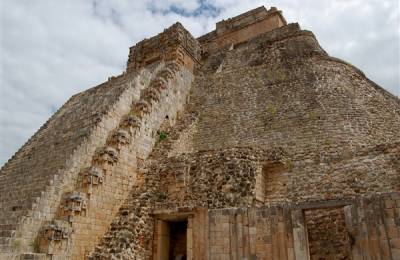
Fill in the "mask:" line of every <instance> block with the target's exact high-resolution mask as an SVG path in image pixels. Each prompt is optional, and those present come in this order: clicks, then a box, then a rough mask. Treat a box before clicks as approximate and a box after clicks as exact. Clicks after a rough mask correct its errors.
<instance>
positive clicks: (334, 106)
mask: <svg viewBox="0 0 400 260" xmlns="http://www.w3.org/2000/svg"><path fill="white" fill-rule="evenodd" d="M216 27H217V28H216V30H215V31H213V32H210V33H209V34H206V35H204V36H202V37H200V38H199V39H197V40H196V39H195V38H193V37H192V36H191V35H190V33H189V32H188V31H186V30H185V29H184V28H183V26H182V25H181V24H179V23H177V24H174V25H173V26H171V27H170V28H168V29H166V30H165V31H164V32H162V33H161V34H159V35H157V36H154V37H152V38H150V39H145V40H143V41H141V42H139V43H138V44H136V45H135V46H133V47H132V48H131V49H130V54H129V59H128V64H127V70H126V72H124V73H123V74H122V75H120V76H118V77H111V78H110V79H109V80H108V82H106V83H104V84H101V85H100V86H98V87H95V88H92V89H89V90H87V91H85V92H83V93H80V94H77V95H75V96H73V97H72V98H71V99H70V100H69V101H68V102H67V103H66V104H65V105H64V106H63V107H62V108H60V110H59V111H58V112H57V113H56V114H55V115H53V116H52V117H51V118H50V119H49V121H48V122H47V123H46V124H45V125H44V126H43V127H42V128H41V129H40V130H39V131H38V132H37V133H36V134H35V135H34V136H33V137H32V138H31V139H30V140H29V141H28V142H27V143H26V144H25V145H24V146H23V147H22V148H21V149H20V150H19V151H18V152H17V153H16V154H15V155H14V156H13V158H11V159H10V161H9V162H7V163H6V165H5V166H3V168H2V169H1V174H0V191H1V193H0V208H2V211H0V253H1V257H3V256H4V257H7V258H15V259H46V258H54V259H66V258H68V259H69V258H71V259H83V258H90V259H152V258H155V259H162V258H163V257H164V258H165V252H166V251H168V243H169V242H168V243H167V242H165V241H167V240H168V239H170V238H171V239H172V240H174V239H175V240H176V237H175V236H172V237H169V235H168V232H170V230H169V228H170V226H169V224H168V223H170V222H174V221H175V222H176V221H184V224H182V226H185V227H186V239H187V240H186V257H187V259H306V258H307V257H311V259H319V258H338V259H397V257H398V256H399V255H400V253H399V252H400V249H399V248H400V246H399V241H400V240H399V239H400V229H399V228H400V217H399V212H400V211H399V207H400V195H399V189H400V131H399V129H400V101H399V99H398V98H396V97H394V96H392V95H391V94H389V93H387V92H386V91H385V90H383V89H382V88H380V87H379V86H377V85H376V84H375V83H373V82H371V81H370V80H369V79H368V78H366V77H365V75H364V74H363V73H362V72H360V71H359V70H358V69H356V68H354V67H353V66H352V65H350V64H347V63H346V62H344V61H341V60H338V59H335V58H332V57H330V56H329V55H328V54H327V53H326V52H325V51H324V50H323V49H322V48H321V46H319V44H318V42H317V40H316V39H315V36H314V35H313V34H312V33H311V32H309V31H304V30H301V29H300V27H299V25H298V24H289V25H287V24H286V21H285V19H284V18H283V16H282V14H281V13H280V11H278V10H277V9H276V8H271V9H270V10H267V9H265V8H263V7H261V8H257V9H254V10H252V11H249V12H247V13H244V14H242V15H239V16H237V17H233V18H231V19H228V20H226V21H221V22H219V23H217V26H216ZM171 230H173V229H171ZM182 237H183V235H182V234H180V238H179V243H181V244H179V245H175V246H176V247H177V248H178V249H179V250H178V251H179V252H180V253H182V252H181V251H182V250H181V249H182V248H184V247H183V245H182V243H183V242H182V241H183V240H182V239H183V238H182ZM168 241H169V240H168ZM174 250H175V249H174ZM29 252H32V253H29Z"/></svg>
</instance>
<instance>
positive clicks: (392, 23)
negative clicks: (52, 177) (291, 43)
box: [0, 0, 400, 166]
mask: <svg viewBox="0 0 400 260" xmlns="http://www.w3.org/2000/svg"><path fill="white" fill-rule="evenodd" d="M261 5H264V6H266V7H267V8H269V7H271V6H276V7H278V8H279V9H281V10H283V14H284V16H285V17H286V20H287V21H288V22H299V23H300V26H301V27H302V28H304V29H307V30H311V31H313V32H314V33H315V34H316V36H317V38H318V40H319V42H320V43H321V45H322V46H323V48H324V49H325V50H326V51H327V52H328V53H329V54H330V55H332V56H336V57H339V58H342V59H344V60H346V61H348V62H350V63H352V64H353V65H355V66H357V67H358V68H360V69H361V70H362V71H364V72H365V74H366V75H367V76H368V77H369V78H371V79H372V80H374V81H375V82H377V83H378V84H379V85H381V86H383V87H384V88H385V89H387V90H388V91H390V92H391V93H393V94H395V95H397V96H399V95H400V82H399V81H400V76H399V59H400V57H399V56H400V53H399V49H400V46H399V45H400V43H399V38H400V36H399V35H400V20H399V19H400V18H399V16H400V10H399V8H400V7H399V3H398V0H303V1H294V0H281V1H276V0H269V1H258V0H248V1H244V0H131V1H128V0H126V1H125V0H112V1H110V0H68V1H65V0H1V1H0V11H1V13H0V28H1V29H0V42H1V43H0V166H1V165H3V163H4V162H5V161H6V160H8V159H9V158H10V157H11V155H12V154H14V153H15V152H16V151H17V149H18V148H19V147H20V146H21V145H22V144H23V143H24V142H25V141H26V140H27V139H28V138H29V137H30V136H31V135H32V134H33V133H34V132H35V131H36V130H37V129H38V128H39V127H40V126H41V125H42V124H43V123H44V122H45V121H46V120H47V118H48V117H50V115H51V114H53V113H54V111H56V110H57V109H58V108H59V107H60V106H61V105H62V104H63V103H64V102H65V101H67V99H68V98H69V97H70V96H71V95H73V94H75V93H77V92H80V91H83V90H85V89H88V88H90V87H93V86H95V85H97V84H99V83H101V82H103V81H105V80H106V79H107V78H108V77H109V76H111V75H118V74H120V73H121V72H122V71H123V70H124V68H125V64H126V60H127V57H128V48H129V46H132V45H134V44H135V42H137V41H139V40H141V39H143V38H145V37H150V36H152V35H155V34H157V33H159V32H161V31H162V30H163V29H164V28H165V27H168V26H169V25H171V24H173V23H174V22H176V21H180V22H181V23H182V24H183V25H184V26H185V27H186V28H187V29H189V31H190V32H192V34H193V35H194V36H200V35H202V34H204V33H206V32H208V31H211V30H213V29H214V28H215V22H216V21H219V20H221V19H224V18H229V17H232V16H235V15H238V14H240V13H242V12H244V11H247V10H250V9H253V8H255V7H258V6H261Z"/></svg>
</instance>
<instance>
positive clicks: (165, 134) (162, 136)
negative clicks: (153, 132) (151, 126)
mask: <svg viewBox="0 0 400 260" xmlns="http://www.w3.org/2000/svg"><path fill="white" fill-rule="evenodd" d="M159 137H160V141H162V140H165V139H167V137H168V135H167V133H165V132H160V134H159Z"/></svg>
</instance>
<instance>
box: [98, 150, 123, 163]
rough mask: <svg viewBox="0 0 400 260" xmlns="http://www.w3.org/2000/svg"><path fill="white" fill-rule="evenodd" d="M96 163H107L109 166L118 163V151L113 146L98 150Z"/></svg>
mask: <svg viewBox="0 0 400 260" xmlns="http://www.w3.org/2000/svg"><path fill="white" fill-rule="evenodd" d="M95 161H97V162H99V163H104V162H106V163H108V164H114V163H116V162H117V161H118V151H117V150H116V149H115V148H113V147H111V146H106V147H103V148H101V149H100V150H98V152H97V155H96V157H95Z"/></svg>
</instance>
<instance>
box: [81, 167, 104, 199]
mask: <svg viewBox="0 0 400 260" xmlns="http://www.w3.org/2000/svg"><path fill="white" fill-rule="evenodd" d="M102 183H103V172H102V170H101V169H99V168H97V167H89V168H86V169H84V170H83V171H82V187H83V189H85V190H86V192H87V193H88V194H91V193H92V189H93V187H97V186H98V185H100V184H102Z"/></svg>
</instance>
